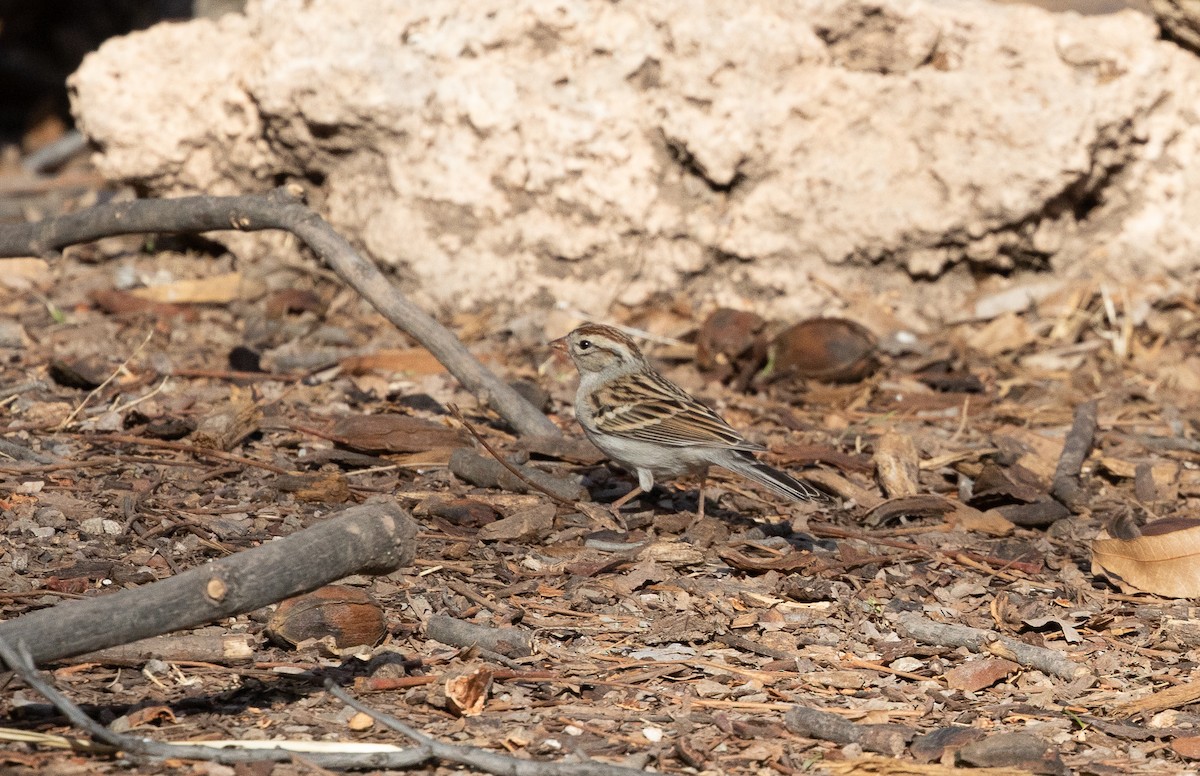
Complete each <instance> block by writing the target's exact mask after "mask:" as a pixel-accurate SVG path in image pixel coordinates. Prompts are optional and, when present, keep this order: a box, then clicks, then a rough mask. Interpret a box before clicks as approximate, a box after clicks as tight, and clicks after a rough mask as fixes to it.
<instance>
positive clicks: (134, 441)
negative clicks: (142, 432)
mask: <svg viewBox="0 0 1200 776" xmlns="http://www.w3.org/2000/svg"><path fill="white" fill-rule="evenodd" d="M81 436H82V437H83V438H84V439H86V440H87V441H88V442H93V443H96V442H109V443H113V444H125V445H141V446H142V447H158V448H161V449H163V450H175V451H176V452H180V453H191V454H192V455H198V456H201V457H206V458H218V459H220V460H222V461H229V462H230V463H236V464H240V465H242V466H252V467H254V468H256V469H264V470H266V471H269V472H271V473H273V474H291V473H292V472H290V471H288V470H287V469H281V468H279V467H278V466H275V465H273V464H269V463H265V462H263V461H256V460H254V459H253V458H245V457H243V456H240V455H234V454H233V453H227V452H225V451H224V450H214V449H212V448H210V447H199V446H197V445H189V444H187V443H186V442H168V441H167V440H165V439H150V438H149V437H138V436H129V435H127V434H82V435H81Z"/></svg>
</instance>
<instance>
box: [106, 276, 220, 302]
mask: <svg viewBox="0 0 1200 776" xmlns="http://www.w3.org/2000/svg"><path fill="white" fill-rule="evenodd" d="M241 285H242V273H240V272H226V273H225V274H223V275H213V276H212V277H207V278H195V279H189V280H179V281H176V282H174V283H167V284H166V285H162V286H152V287H150V288H138V289H134V290H133V291H131V292H130V293H131V294H133V295H134V296H136V297H138V298H140V299H146V300H149V301H151V302H164V303H167V304H226V303H228V302H232V301H233V300H234V299H237V298H238V289H239V288H240V287H241Z"/></svg>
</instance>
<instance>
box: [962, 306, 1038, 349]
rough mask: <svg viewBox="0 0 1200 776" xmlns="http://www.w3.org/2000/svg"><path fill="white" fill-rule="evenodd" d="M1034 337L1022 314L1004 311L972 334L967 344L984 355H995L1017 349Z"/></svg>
mask: <svg viewBox="0 0 1200 776" xmlns="http://www.w3.org/2000/svg"><path fill="white" fill-rule="evenodd" d="M1035 339H1037V337H1035V336H1034V334H1033V332H1032V331H1030V329H1029V324H1028V323H1026V322H1025V318H1024V317H1023V316H1020V315H1017V314H1016V313H1005V314H1004V315H1001V316H1000V317H999V318H994V319H993V320H992V321H991V322H990V323H988V324H987V325H986V326H984V327H983V328H982V329H980V330H979V331H977V332H975V333H974V334H972V335H971V336H970V337H969V338H968V339H967V346H968V347H970V348H971V349H972V350H977V351H979V352H980V353H983V354H984V355H985V356H991V357H995V356H998V355H1000V354H1001V353H1010V352H1012V351H1014V350H1018V349H1020V348H1021V347H1023V346H1024V345H1026V344H1028V343H1030V342H1032V341H1034V340H1035Z"/></svg>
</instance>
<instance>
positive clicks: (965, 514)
mask: <svg viewBox="0 0 1200 776" xmlns="http://www.w3.org/2000/svg"><path fill="white" fill-rule="evenodd" d="M946 522H947V523H949V524H950V525H952V526H954V528H955V529H956V530H958V531H976V532H978V533H985V534H988V535H989V536H1008V535H1009V534H1010V533H1012V532H1013V530H1014V529H1015V528H1016V526H1015V525H1014V524H1013V522H1012V521H1011V520H1009V519H1008V518H1007V517H1005V516H1004V515H1002V514H1000V513H999V512H997V511H996V510H994V509H989V510H987V511H986V512H981V511H979V510H978V509H975V508H974V507H969V506H967V505H966V504H959V505H958V507H957V508H956V509H955V510H954V511H953V512H950V513H948V514H947V515H946Z"/></svg>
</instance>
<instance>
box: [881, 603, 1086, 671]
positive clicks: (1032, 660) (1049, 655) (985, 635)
mask: <svg viewBox="0 0 1200 776" xmlns="http://www.w3.org/2000/svg"><path fill="white" fill-rule="evenodd" d="M896 630H897V631H898V632H899V633H900V635H901V636H906V637H908V638H911V639H916V640H917V641H919V642H921V643H923V644H933V645H936V646H939V647H966V648H967V649H969V650H971V651H972V652H987V653H989V654H992V655H996V656H998V657H1002V658H1005V659H1007V660H1011V661H1013V662H1014V663H1017V664H1018V665H1023V666H1027V667H1029V668H1036V669H1037V670H1039V671H1041V672H1042V673H1046V674H1051V675H1052V676H1057V677H1059V678H1060V679H1071V680H1073V679H1083V678H1086V677H1090V676H1091V675H1092V672H1091V670H1090V669H1088V667H1087V666H1084V665H1081V664H1079V663H1076V662H1075V661H1073V660H1071V659H1070V658H1069V657H1067V656H1066V655H1064V654H1063V653H1062V652H1059V651H1058V650H1056V649H1049V648H1047V647H1037V646H1034V645H1033V644H1026V643H1025V642H1023V641H1020V640H1018V639H1014V638H1011V637H1008V636H1001V635H999V634H997V633H993V632H992V631H986V630H980V629H979V628H971V627H968V626H966V625H951V624H949V623H942V622H934V621H933V620H929V619H926V618H925V617H922V616H921V615H919V614H907V615H904V616H902V617H901V618H900V621H899V622H898V623H897V627H896Z"/></svg>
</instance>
